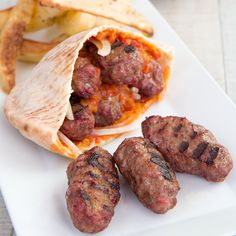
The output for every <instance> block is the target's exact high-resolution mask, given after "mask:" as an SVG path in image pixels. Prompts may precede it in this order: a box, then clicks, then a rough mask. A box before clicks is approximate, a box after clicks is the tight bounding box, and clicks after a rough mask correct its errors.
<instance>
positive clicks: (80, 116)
mask: <svg viewBox="0 0 236 236" xmlns="http://www.w3.org/2000/svg"><path fill="white" fill-rule="evenodd" d="M72 110H73V113H74V120H69V119H67V118H65V120H64V122H63V124H62V126H61V128H60V131H61V132H62V133H63V134H65V135H66V136H67V137H68V138H69V139H71V140H73V141H81V140H83V139H84V138H86V137H87V136H89V135H90V134H91V133H92V132H93V128H94V126H95V119H94V116H93V113H92V112H91V111H90V110H89V109H88V108H87V107H83V106H81V105H80V104H74V105H73V106H72Z"/></svg>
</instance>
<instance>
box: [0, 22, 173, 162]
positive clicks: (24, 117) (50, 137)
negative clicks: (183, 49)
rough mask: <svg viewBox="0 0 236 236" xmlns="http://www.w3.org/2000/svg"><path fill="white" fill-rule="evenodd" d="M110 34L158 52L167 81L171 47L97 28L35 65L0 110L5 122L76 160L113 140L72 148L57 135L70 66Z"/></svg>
mask: <svg viewBox="0 0 236 236" xmlns="http://www.w3.org/2000/svg"><path fill="white" fill-rule="evenodd" d="M111 30H115V31H116V32H117V33H119V34H124V35H125V37H127V38H130V39H135V40H137V41H139V42H140V43H142V44H143V45H144V46H145V47H147V48H148V50H150V51H151V52H152V51H153V52H157V51H158V55H159V59H158V62H159V63H160V64H161V66H162V68H163V71H164V72H163V73H164V80H165V82H166V81H168V79H169V76H170V71H171V68H172V62H173V49H172V48H171V47H169V46H167V45H163V44H160V43H157V44H154V43H153V42H152V41H151V40H149V39H147V38H146V37H144V36H142V35H141V34H138V33H133V32H130V31H126V30H123V29H121V28H119V27H115V26H101V27H98V28H94V29H92V30H90V31H84V32H81V33H79V34H77V35H74V36H72V37H70V38H68V39H66V40H65V41H64V42H62V43H60V44H59V45H57V46H56V47H55V48H53V49H52V50H51V51H50V52H49V53H48V54H46V55H45V56H44V58H43V59H42V60H41V62H40V63H39V64H38V65H36V67H35V68H34V69H33V71H32V73H31V76H30V77H29V78H28V79H25V80H24V81H22V82H20V83H18V84H17V85H16V86H15V87H14V88H13V89H12V91H11V93H10V95H9V96H8V97H7V100H6V103H5V108H4V110H5V114H6V117H7V119H8V120H9V122H10V123H11V124H12V125H13V126H14V127H15V128H17V129H18V130H19V131H20V132H21V133H22V134H23V135H24V136H25V137H27V138H28V139H30V140H32V141H33V142H35V143H37V144H39V145H41V146H42V147H44V148H46V149H48V150H51V151H53V152H56V153H59V154H61V155H65V156H67V157H70V158H76V157H77V155H78V154H79V153H80V152H83V151H85V150H87V149H89V148H91V147H92V146H95V145H102V144H104V143H106V142H108V141H110V140H111V139H113V138H114V137H116V136H117V134H115V135H110V136H105V137H103V136H97V137H91V139H86V140H84V141H83V142H82V143H75V144H76V145H77V147H76V146H75V144H73V143H72V142H71V141H70V140H69V139H67V140H65V139H63V140H62V138H63V137H61V133H60V132H59V129H60V127H61V125H62V123H63V121H64V118H65V116H66V112H67V107H68V105H69V98H70V96H71V93H72V88H71V81H72V75H73V70H74V64H75V61H76V59H77V57H78V54H79V51H80V49H81V48H82V47H83V44H84V43H85V42H86V41H87V40H88V39H90V38H91V37H93V36H96V35H98V33H101V32H102V33H104V34H110V31H111ZM158 98H159V97H158ZM156 99H157V98H155V100H150V101H148V102H147V104H145V105H144V106H145V109H147V108H148V107H149V106H150V105H151V103H152V102H155V101H156ZM145 109H144V111H145ZM71 144H72V145H71Z"/></svg>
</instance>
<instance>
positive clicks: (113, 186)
mask: <svg viewBox="0 0 236 236" xmlns="http://www.w3.org/2000/svg"><path fill="white" fill-rule="evenodd" d="M109 183H110V186H111V188H112V189H116V190H120V185H119V184H116V183H111V182H109Z"/></svg>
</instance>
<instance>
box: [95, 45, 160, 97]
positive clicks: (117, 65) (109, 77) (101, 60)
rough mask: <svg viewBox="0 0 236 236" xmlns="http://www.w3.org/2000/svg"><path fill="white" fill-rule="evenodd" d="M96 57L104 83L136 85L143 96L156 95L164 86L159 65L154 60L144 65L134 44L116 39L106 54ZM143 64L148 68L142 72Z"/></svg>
mask: <svg viewBox="0 0 236 236" xmlns="http://www.w3.org/2000/svg"><path fill="white" fill-rule="evenodd" d="M96 58H97V59H96V61H97V64H98V65H99V66H100V67H101V69H102V79H103V81H104V82H105V83H110V84H127V85H130V86H133V87H136V88H138V89H139V91H140V94H141V95H143V96H144V97H151V96H154V95H157V94H159V93H160V92H161V91H162V90H163V88H164V81H163V76H162V74H163V73H162V68H161V66H160V65H159V64H158V63H157V62H156V61H154V60H150V61H149V62H148V63H147V64H146V65H145V62H144V59H143V56H142V54H141V52H140V50H139V49H138V48H137V47H135V46H132V45H125V44H123V43H121V42H120V41H117V42H115V43H114V44H113V45H112V50H111V53H110V54H109V55H108V56H106V57H101V56H97V57H96ZM144 66H145V67H146V68H149V70H148V71H147V73H144Z"/></svg>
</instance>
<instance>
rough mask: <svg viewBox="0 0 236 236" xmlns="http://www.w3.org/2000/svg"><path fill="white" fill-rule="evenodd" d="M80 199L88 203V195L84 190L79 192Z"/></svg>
mask: <svg viewBox="0 0 236 236" xmlns="http://www.w3.org/2000/svg"><path fill="white" fill-rule="evenodd" d="M81 197H82V198H83V199H84V200H85V201H90V196H89V195H88V193H87V192H86V191H84V190H81Z"/></svg>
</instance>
